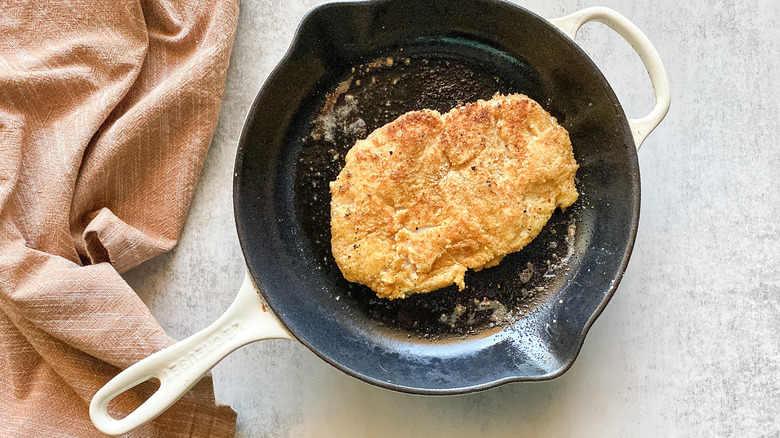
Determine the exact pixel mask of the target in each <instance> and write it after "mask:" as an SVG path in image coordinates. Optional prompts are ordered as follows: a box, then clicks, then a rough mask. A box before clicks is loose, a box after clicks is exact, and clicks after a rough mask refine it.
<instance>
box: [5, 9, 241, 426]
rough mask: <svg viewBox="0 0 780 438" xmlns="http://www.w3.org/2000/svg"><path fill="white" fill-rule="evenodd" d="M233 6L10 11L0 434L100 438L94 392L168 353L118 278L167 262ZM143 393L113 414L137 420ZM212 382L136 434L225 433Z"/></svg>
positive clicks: (220, 79) (213, 101)
mask: <svg viewBox="0 0 780 438" xmlns="http://www.w3.org/2000/svg"><path fill="white" fill-rule="evenodd" d="M237 20H238V0H175V1H174V0H140V1H139V0H112V1H104V0H70V1H68V0H59V1H57V0H55V1H49V2H35V1H33V2H30V1H28V0H11V1H10V2H5V3H4V4H3V6H2V13H1V14H0V400H1V401H0V436H19V437H22V436H23V437H32V436H41V437H44V436H45V437H54V436H77V437H88V436H103V435H102V434H101V433H100V432H99V431H98V430H97V429H95V427H94V426H93V425H92V423H91V422H90V420H89V415H88V406H89V402H90V400H91V398H92V396H93V395H94V394H95V392H96V391H97V390H98V389H99V388H100V387H101V386H102V385H103V384H105V383H106V382H107V381H108V380H109V379H110V378H111V377H113V376H114V375H116V374H117V373H118V372H119V371H120V370H121V369H123V368H126V367H128V366H129V365H131V364H133V363H135V362H136V361H138V360H140V359H142V358H144V357H146V356H148V355H149V354H151V353H153V352H155V351H157V350H159V349H161V348H163V347H165V346H167V345H169V344H170V343H172V342H173V340H172V339H170V338H169V337H168V336H166V334H165V332H164V331H163V330H162V328H161V327H160V326H159V324H158V323H157V322H156V321H155V320H154V318H153V317H152V315H151V314H150V313H149V311H148V309H147V308H146V306H145V305H144V304H143V302H141V300H140V299H139V298H138V296H137V295H136V294H135V293H134V292H133V291H132V290H131V289H130V287H129V286H128V285H127V284H126V283H125V282H124V281H123V279H122V277H121V276H120V275H119V274H120V273H121V272H124V271H126V270H128V269H131V268H133V267H134V266H137V265H138V264H140V263H141V262H143V261H145V260H148V259H150V258H152V257H154V256H155V255H158V254H160V253H163V252H165V251H168V250H169V249H171V248H172V247H173V246H174V245H175V244H176V242H177V239H178V238H179V235H180V232H181V229H182V226H183V223H184V220H185V217H186V214H187V210H188V208H189V203H190V198H191V195H192V191H193V187H194V185H195V183H196V180H197V177H198V174H199V172H200V169H201V167H202V165H203V160H204V158H205V155H206V150H207V148H208V145H209V142H210V141H211V138H212V136H213V133H214V129H215V126H216V122H217V116H218V114H219V108H220V103H221V98H222V91H223V89H224V84H225V71H226V69H227V66H228V59H229V56H230V49H231V46H232V43H233V35H234V33H235V28H236V24H237ZM150 388H151V387H150V386H149V385H146V384H145V385H141V386H139V387H137V388H136V389H134V390H131V391H128V392H126V393H125V394H123V395H121V396H120V397H117V399H115V400H114V401H113V402H112V403H111V404H110V405H109V406H110V409H111V410H112V412H113V413H114V415H115V416H121V414H122V413H127V412H129V411H130V410H131V409H132V408H133V407H134V406H137V405H138V404H139V403H140V401H141V400H143V399H144V397H145V396H148V395H149V393H150V391H151V390H153V388H151V389H150ZM234 425H235V413H234V412H233V410H232V409H230V408H229V407H228V406H225V405H219V404H217V403H216V402H215V400H214V393H213V388H212V382H211V378H210V377H207V378H204V379H203V380H202V381H201V382H200V383H198V385H196V387H195V388H193V390H191V391H190V392H189V393H188V394H187V395H186V396H185V397H184V398H183V399H182V400H181V401H179V402H178V403H177V404H175V405H174V406H173V407H172V408H171V409H169V410H168V411H167V412H166V413H165V414H163V415H162V416H160V417H158V418H157V419H156V420H155V421H153V422H152V423H149V424H147V425H145V426H143V427H141V428H139V429H136V430H135V431H133V432H130V433H129V434H128V436H138V437H163V436H165V437H179V436H182V437H183V436H198V437H200V436H203V437H205V436H209V437H223V436H232V435H233V429H234Z"/></svg>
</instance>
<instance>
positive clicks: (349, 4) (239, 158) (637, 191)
mask: <svg viewBox="0 0 780 438" xmlns="http://www.w3.org/2000/svg"><path fill="white" fill-rule="evenodd" d="M479 1H482V2H483V3H492V4H498V5H502V7H509V8H514V9H517V10H519V11H521V12H523V13H525V14H526V15H527V16H528V17H529V19H531V20H537V21H539V22H541V23H543V24H544V25H545V26H547V28H549V29H550V30H552V32H553V33H554V34H555V35H556V36H557V37H558V39H559V40H561V41H562V42H563V44H566V45H568V46H569V47H570V48H571V49H573V50H574V51H575V52H576V53H577V54H578V55H579V56H580V59H581V61H582V62H583V63H584V64H585V66H586V67H587V68H588V69H589V70H590V71H592V72H593V73H595V76H596V79H597V81H598V83H599V84H600V85H601V86H602V87H603V89H604V91H605V92H606V94H607V97H608V98H609V100H610V101H611V102H612V103H613V104H614V105H615V111H616V113H617V116H618V118H619V119H621V121H620V124H621V125H622V127H623V137H624V140H625V144H626V145H627V146H631V147H628V148H627V149H628V150H629V151H628V161H629V163H628V164H629V171H632V170H633V172H631V173H630V175H629V176H630V179H631V182H632V191H633V193H632V194H631V197H632V200H633V205H634V208H633V211H632V218H631V228H630V230H629V233H628V239H627V245H626V248H625V250H624V251H623V257H622V260H621V263H620V265H619V266H618V269H617V274H616V276H615V278H614V279H613V281H612V282H611V284H610V286H609V289H608V290H607V292H606V294H605V295H604V298H603V299H602V300H601V302H600V303H599V305H598V306H597V307H596V309H595V310H594V311H593V313H592V314H591V316H590V318H588V320H587V321H586V322H585V324H584V325H583V328H582V330H581V332H580V334H579V336H577V337H576V338H573V339H572V342H573V343H574V344H575V348H574V349H573V352H572V355H571V356H570V357H567V358H565V360H564V361H563V365H562V366H561V367H560V368H558V369H557V370H556V371H554V372H551V373H547V374H543V375H537V376H509V377H502V378H498V379H495V380H491V381H489V382H485V383H481V384H475V385H468V386H462V387H456V388H445V389H442V388H417V387H412V386H408V385H401V384H397V383H392V382H387V381H384V380H379V379H377V378H375V377H372V376H369V375H366V374H363V373H360V372H358V371H355V370H353V369H351V368H348V367H346V366H345V365H343V364H341V363H340V362H338V361H336V360H334V359H332V358H331V357H329V356H327V355H325V354H324V353H322V352H321V351H320V350H319V349H318V348H317V347H315V346H314V345H312V344H311V343H310V342H309V341H308V340H307V339H305V338H304V337H302V336H299V334H298V333H296V332H295V331H294V330H292V329H291V328H290V327H289V326H288V324H287V322H286V320H285V318H286V317H285V316H284V315H283V314H282V313H281V312H280V311H279V309H277V307H276V306H275V305H274V304H272V301H273V300H268V295H269V294H268V292H267V291H266V289H265V287H263V286H262V285H263V282H261V281H259V277H258V274H257V272H256V270H255V267H254V266H253V265H252V264H251V263H250V260H251V258H250V252H249V249H248V248H247V243H246V242H245V240H246V238H245V235H246V234H247V233H248V232H249V231H248V230H246V229H244V227H243V225H242V221H240V220H239V218H240V217H242V215H241V207H240V205H241V199H240V197H239V195H238V194H239V186H240V175H241V169H240V168H241V165H242V163H243V158H244V155H245V151H246V145H247V143H248V133H249V131H250V129H249V126H250V124H251V121H252V120H254V119H255V116H256V115H257V113H258V111H259V107H260V102H261V101H262V100H263V99H262V98H263V96H264V95H265V94H266V93H268V91H269V88H270V85H269V84H271V83H272V82H274V79H276V78H277V76H278V75H279V73H280V71H281V70H282V67H283V66H284V65H285V64H286V63H288V62H289V61H290V59H291V58H292V55H293V54H294V53H295V52H296V50H298V48H299V47H300V46H301V44H302V43H301V41H302V38H301V33H302V32H301V31H302V29H303V28H304V27H305V25H306V23H307V22H308V21H310V20H312V19H313V17H314V16H315V15H317V14H320V13H323V12H324V11H327V10H330V9H339V8H376V7H381V6H383V5H387V4H391V3H401V2H403V0H336V1H328V2H325V3H321V4H319V5H317V6H315V7H313V8H312V9H310V10H308V11H307V12H306V14H304V16H303V17H302V18H301V21H300V22H299V23H298V26H297V28H296V30H295V32H294V33H293V37H292V40H291V42H290V45H289V47H288V48H287V51H286V52H285V54H284V55H283V56H282V57H281V58H280V59H279V61H278V62H277V64H276V66H275V67H274V68H273V70H272V71H271V72H270V73H269V74H268V77H267V78H266V79H265V80H264V81H263V85H262V86H261V87H260V89H259V90H258V92H257V94H256V95H255V97H254V99H253V100H252V104H251V106H250V108H249V110H248V111H247V115H246V117H245V118H244V122H243V125H242V128H241V134H240V136H239V139H238V146H237V151H236V158H235V161H234V166H233V187H232V190H233V217H234V221H235V224H236V231H237V234H238V240H239V244H240V246H241V252H242V255H243V256H244V262H245V264H246V266H247V271H248V272H249V275H250V276H251V278H252V281H253V282H254V284H255V285H256V288H257V290H258V291H259V292H260V294H261V295H262V296H263V298H264V299H265V301H266V302H267V303H268V306H269V307H270V308H271V310H272V311H273V313H274V315H275V316H276V317H277V318H278V320H279V322H280V323H281V324H282V325H283V326H284V327H285V329H286V330H287V331H288V332H289V333H290V334H291V335H292V336H293V337H294V338H295V339H296V340H297V341H298V342H300V343H302V344H303V345H305V346H306V348H308V349H309V350H310V351H311V352H313V353H314V354H315V355H316V356H318V357H319V358H321V359H322V360H324V361H325V362H327V363H329V364H330V365H332V366H334V367H335V368H337V369H339V370H340V371H342V372H344V373H346V374H347V375H350V376H352V377H355V378H357V379H360V380H362V381H364V382H367V383H370V384H372V385H375V386H379V387H382V388H385V389H390V390H395V391H399V392H404V393H409V394H419V395H457V394H467V393H472V392H477V391H482V390H486V389H490V388H495V387H498V386H501V385H504V384H507V383H511V382H534V381H548V380H552V379H555V378H557V377H560V376H561V375H563V374H564V373H566V372H567V371H568V370H569V369H570V368H571V367H572V366H573V365H574V362H575V361H576V359H577V357H578V356H579V354H580V352H581V350H582V347H583V345H584V343H585V338H586V337H587V335H588V332H589V331H590V329H591V327H592V326H593V324H594V323H595V321H596V319H598V317H599V316H601V314H602V313H603V311H604V309H605V308H606V306H607V304H609V302H610V301H611V299H612V297H613V296H614V294H615V292H616V290H617V288H618V287H619V285H620V282H621V280H622V279H623V275H624V274H625V271H626V269H627V267H628V263H629V260H630V258H631V254H632V252H633V248H634V244H635V241H636V236H637V231H638V227H639V213H640V204H641V179H640V173H639V171H640V167H639V158H638V153H637V152H638V151H637V149H636V144H635V142H634V140H633V137H632V136H631V131H630V127H629V125H628V117H627V116H626V114H625V111H624V110H623V106H622V104H621V103H620V100H619V99H618V97H617V95H616V94H615V92H614V90H613V89H612V86H611V85H610V84H609V81H607V79H606V77H605V76H604V74H603V72H602V71H601V69H599V68H598V66H597V65H596V64H595V62H594V61H593V60H592V59H591V58H590V56H588V54H587V53H586V52H585V51H584V50H583V49H582V48H581V47H580V46H579V45H578V44H577V43H576V42H575V41H574V40H573V39H571V38H570V37H569V36H568V35H566V34H565V33H564V32H563V31H561V30H560V29H559V28H558V27H556V26H555V25H553V24H552V23H551V22H550V21H549V20H548V19H546V18H544V17H541V16H540V15H538V14H536V13H534V12H533V11H530V10H528V9H527V8H524V7H522V6H520V5H517V4H514V3H511V2H509V1H507V0H479Z"/></svg>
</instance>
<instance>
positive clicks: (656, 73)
mask: <svg viewBox="0 0 780 438" xmlns="http://www.w3.org/2000/svg"><path fill="white" fill-rule="evenodd" d="M589 21H599V22H601V23H604V24H606V25H607V26H609V27H610V28H612V29H613V30H614V31H615V32H617V33H618V34H620V36H622V37H623V38H624V39H625V40H626V41H628V43H629V44H631V47H633V48H634V50H635V51H636V53H637V54H638V55H639V57H640V58H641V59H642V62H643V63H644V64H645V68H646V69H647V73H648V74H649V75H650V82H651V83H652V84H653V89H654V91H655V106H654V107H653V110H652V111H650V114H648V115H647V116H645V117H642V118H641V119H628V123H629V125H630V126H631V132H632V134H633V135H634V143H636V148H637V149H639V148H640V147H641V146H642V143H643V142H644V141H645V138H647V136H648V135H649V134H650V133H651V132H653V129H655V127H656V126H658V124H659V123H661V120H663V118H664V117H666V113H667V112H669V105H670V104H671V100H672V98H671V93H670V91H669V78H668V77H667V76H666V70H665V69H664V65H663V63H662V62H661V57H660V56H658V51H657V50H656V49H655V47H653V44H652V43H651V42H650V40H649V39H647V36H645V34H644V33H643V32H642V31H641V30H639V28H638V27H636V25H635V24H634V23H632V22H631V21H629V20H628V18H626V17H624V16H623V15H621V14H620V13H618V12H617V11H614V10H612V9H609V8H605V7H602V6H597V7H593V8H587V9H583V10H581V11H579V12H575V13H573V14H571V15H567V16H565V17H561V18H556V19H554V20H550V22H551V23H552V24H554V25H555V26H556V27H558V28H559V29H560V30H562V31H563V33H565V34H566V35H568V36H569V37H571V39H574V38H575V37H576V36H577V31H578V30H580V27H582V25H583V24H585V23H587V22H589Z"/></svg>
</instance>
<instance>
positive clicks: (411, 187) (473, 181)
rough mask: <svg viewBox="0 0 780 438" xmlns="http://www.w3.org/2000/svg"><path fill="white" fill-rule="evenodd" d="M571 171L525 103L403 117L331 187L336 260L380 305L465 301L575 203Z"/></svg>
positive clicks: (560, 139)
mask: <svg viewBox="0 0 780 438" xmlns="http://www.w3.org/2000/svg"><path fill="white" fill-rule="evenodd" d="M577 168H578V165H577V163H576V161H575V160H574V155H573V153H572V146H571V141H570V140H569V134H568V132H566V130H565V129H564V128H562V127H561V126H560V125H559V124H558V123H557V121H556V120H555V118H554V117H552V116H551V115H550V114H549V113H547V111H545V110H544V109H543V108H542V107H541V106H540V105H539V104H538V103H536V102H535V101H534V100H532V99H530V98H528V97H526V96H524V95H520V94H513V95H508V96H502V95H498V94H497V95H496V96H494V97H493V98H492V99H490V100H487V101H485V100H480V101H477V102H474V103H470V104H467V105H462V106H458V107H456V108H454V109H452V110H451V111H450V112H448V113H447V114H444V115H441V114H439V113H438V112H437V111H431V110H422V111H412V112H409V113H406V114H404V115H402V116H401V117H399V118H397V119H396V120H395V121H393V122H391V123H388V124H387V125H385V126H383V127H381V128H379V129H377V130H375V131H374V132H372V133H371V134H370V135H369V136H368V138H366V139H365V140H359V141H358V142H357V143H355V145H354V146H353V147H352V149H350V151H349V153H348V154H347V156H346V165H345V166H344V168H343V169H342V171H341V173H340V174H339V176H338V178H337V179H336V180H335V181H333V182H331V183H330V191H331V195H332V198H331V231H332V240H331V247H332V251H333V256H334V257H335V259H336V263H337V264H338V266H339V268H340V269H341V272H342V273H343V275H344V277H345V278H346V279H347V280H349V281H352V282H358V283H362V284H364V285H366V286H368V287H370V288H371V289H372V290H373V291H375V292H376V294H377V296H379V297H381V298H389V299H395V298H404V297H406V296H409V295H410V294H414V293H424V292H430V291H433V290H436V289H439V288H442V287H445V286H448V285H450V284H453V283H455V284H457V285H458V287H459V288H460V289H463V288H464V287H465V283H464V280H463V276H464V274H465V273H466V270H468V269H474V270H480V269H482V268H489V267H492V266H495V265H497V264H498V263H499V262H500V261H501V259H503V258H504V256H506V255H507V254H510V253H512V252H515V251H518V250H520V249H521V248H523V247H524V246H526V245H527V244H528V243H529V242H531V240H533V239H534V237H536V235H537V234H539V232H540V231H541V230H542V228H543V227H544V225H545V224H546V223H547V220H548V219H549V218H550V216H551V215H552V213H553V211H555V208H556V207H561V208H566V207H568V206H570V205H571V204H573V203H574V201H576V200H577V196H578V194H577V190H576V188H575V186H574V176H575V173H576V172H577Z"/></svg>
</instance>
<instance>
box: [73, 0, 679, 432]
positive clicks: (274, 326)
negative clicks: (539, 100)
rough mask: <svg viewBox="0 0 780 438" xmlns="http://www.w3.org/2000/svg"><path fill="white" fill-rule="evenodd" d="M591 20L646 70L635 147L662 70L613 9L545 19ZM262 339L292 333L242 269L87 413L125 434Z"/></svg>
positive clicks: (563, 26) (660, 107)
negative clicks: (134, 399)
mask: <svg viewBox="0 0 780 438" xmlns="http://www.w3.org/2000/svg"><path fill="white" fill-rule="evenodd" d="M590 21H598V22H601V23H604V24H606V25H607V26H609V27H610V28H612V29H613V30H615V31H616V32H617V33H618V34H620V36H622V37H623V38H624V39H625V40H626V41H628V43H630V44H631V46H632V47H633V48H634V50H635V51H636V52H637V54H638V55H639V57H640V58H641V59H642V62H643V63H644V65H645V68H646V69H647V72H648V74H649V75H650V81H651V83H652V85H653V89H654V91H655V105H654V107H653V109H652V111H651V112H650V114H648V115H647V116H645V117H642V118H640V119H629V120H628V122H629V125H630V127H631V132H632V134H633V137H634V143H635V144H636V147H637V149H639V148H640V147H641V146H642V143H643V142H644V141H645V139H646V138H647V136H648V135H649V134H650V133H651V132H652V131H653V129H655V127H656V126H658V124H659V123H660V122H661V120H663V118H664V117H665V116H666V114H667V112H668V111H669V106H670V103H671V94H670V91H669V80H668V78H667V75H666V71H665V70H664V67H663V64H662V63H661V58H660V57H659V55H658V51H657V50H656V49H655V47H653V45H652V44H651V43H650V40H648V38H647V36H645V34H644V33H643V32H642V31H641V30H640V29H639V28H638V27H636V25H634V24H633V23H632V22H631V21H629V20H628V19H627V18H626V17H624V16H623V15H621V14H619V13H618V12H616V11H614V10H612V9H609V8H605V7H592V8H587V9H583V10H581V11H579V12H575V13H574V14H571V15H568V16H565V17H561V18H557V19H554V20H550V23H552V24H553V25H555V26H556V27H558V28H559V29H560V30H561V31H563V32H564V33H565V34H566V35H568V36H569V37H570V38H572V39H574V38H575V37H576V35H577V31H579V29H580V28H581V27H582V26H583V25H584V24H585V23H588V22H590ZM262 339H294V338H293V337H292V336H291V335H290V334H289V333H288V332H287V330H286V329H285V328H284V326H283V325H282V323H281V322H280V321H279V320H278V319H277V318H276V316H275V315H274V314H273V312H271V311H270V309H269V307H268V305H267V304H266V303H265V301H264V299H263V297H262V296H261V295H260V293H259V292H258V290H257V289H256V288H255V286H254V284H253V283H252V280H251V278H250V276H249V274H247V275H246V277H245V278H244V282H243V284H242V286H241V288H240V290H239V291H238V296H237V297H236V299H235V301H234V302H233V304H231V306H230V307H229V308H228V309H227V311H226V312H225V313H224V314H223V315H222V316H221V317H220V318H219V319H217V320H216V321H215V322H214V323H213V324H211V325H210V326H208V327H206V328H205V329H203V330H201V331H199V332H198V333H196V334H194V335H192V336H190V337H188V338H187V339H185V340H183V341H180V342H178V343H176V344H174V345H171V346H170V347H168V348H165V349H163V350H161V351H159V352H157V353H155V354H153V355H151V356H149V357H147V358H146V359H143V360H141V361H140V362H138V363H136V364H134V365H132V366H131V367H129V368H127V369H126V370H124V371H122V372H121V373H119V374H118V375H117V376H116V377H114V378H113V379H111V380H110V381H109V382H108V383H107V384H106V385H105V386H104V387H102V388H101V389H100V390H99V391H98V392H97V393H96V394H95V396H94V397H93V398H92V402H91V403H90V406H89V415H90V418H91V419H92V422H93V423H94V424H95V427H97V428H98V429H99V430H100V431H101V432H104V433H106V434H109V435H119V434H123V433H126V432H128V431H130V430H132V429H134V428H136V427H138V426H141V425H142V424H144V423H147V422H149V421H151V420H153V419H154V418H155V417H157V416H158V415H160V414H161V413H163V412H164V411H165V410H166V409H168V407H170V406H171V405H172V404H173V403H175V402H176V401H177V400H178V399H179V398H181V396H182V395H184V393H186V392H187V391H188V390H189V389H190V388H192V386H193V385H195V383H197V382H198V381H199V380H200V379H201V378H202V377H203V376H204V375H205V374H206V373H208V372H209V371H210V370H211V369H212V368H213V367H214V366H215V365H216V364H217V363H219V361H220V360H222V359H223V358H224V357H225V356H227V355H228V354H230V353H231V352H233V351H234V350H236V349H237V348H239V347H242V346H244V345H246V344H249V343H251V342H255V341H259V340H262ZM149 379H158V380H159V381H160V388H159V389H158V390H157V392H155V393H154V394H153V395H152V396H151V397H150V398H149V399H148V400H146V401H145V402H144V403H143V404H142V405H141V406H140V407H138V409H136V410H135V411H133V412H131V413H130V414H129V415H127V416H126V417H125V418H122V419H115V418H112V417H111V416H110V415H109V413H108V403H109V402H110V401H111V400H112V399H113V398H114V397H116V396H117V395H119V394H121V393H123V392H124V391H127V390H128V389H131V388H133V387H135V386H136V385H139V384H141V383H143V382H145V381H147V380H149Z"/></svg>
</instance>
